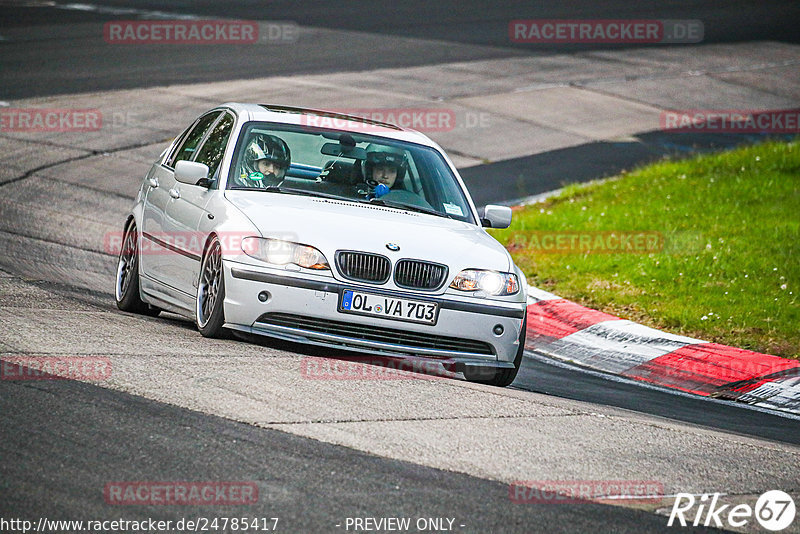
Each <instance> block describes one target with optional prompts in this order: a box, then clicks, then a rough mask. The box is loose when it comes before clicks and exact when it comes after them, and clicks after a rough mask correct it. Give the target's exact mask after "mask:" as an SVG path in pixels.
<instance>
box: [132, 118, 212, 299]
mask: <svg viewBox="0 0 800 534" xmlns="http://www.w3.org/2000/svg"><path fill="white" fill-rule="evenodd" d="M221 114H222V112H221V111H219V110H217V111H212V112H209V113H207V114H205V115H203V116H201V117H200V118H199V119H197V120H196V121H195V123H194V124H193V125H192V126H191V128H189V129H188V130H187V131H186V133H184V135H183V136H182V138H181V139H179V141H178V142H177V143H176V144H175V146H174V147H173V150H172V151H171V153H170V154H168V155H167V156H166V157H165V158H164V160H163V161H162V162H161V163H160V164H159V165H157V166H155V168H154V169H153V171H152V172H151V175H150V176H149V177H148V188H149V191H148V192H147V195H146V198H145V202H144V211H143V217H142V254H141V256H140V261H141V265H143V269H142V271H143V273H145V274H146V276H147V277H149V278H152V279H153V280H154V281H155V282H157V283H158V286H159V287H157V288H154V289H155V290H156V291H157V292H158V293H159V295H158V296H159V297H161V298H164V299H165V300H167V301H169V302H173V303H176V302H175V300H176V299H175V297H174V295H172V292H173V290H174V289H175V282H174V280H175V278H176V275H177V273H176V269H177V268H178V265H177V264H178V262H176V259H175V256H177V255H178V254H176V253H175V252H174V242H175V236H174V235H173V234H172V233H171V232H172V230H171V225H169V224H167V223H166V212H167V208H168V207H169V204H170V202H171V201H172V200H173V198H172V196H171V195H170V191H172V190H173V189H174V187H175V183H176V182H175V171H174V168H175V163H176V162H178V161H181V160H188V159H191V158H192V157H193V156H194V155H195V151H196V150H197V148H198V146H199V144H200V143H201V141H202V140H203V138H204V137H205V134H206V132H208V130H209V129H210V128H211V126H212V125H213V124H214V123H215V122H216V120H217V119H218V118H219V116H220V115H221ZM181 300H182V299H181Z"/></svg>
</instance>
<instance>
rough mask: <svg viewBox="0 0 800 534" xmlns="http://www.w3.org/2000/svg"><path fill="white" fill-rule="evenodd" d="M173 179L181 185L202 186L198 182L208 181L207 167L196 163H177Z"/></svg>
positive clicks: (184, 161)
mask: <svg viewBox="0 0 800 534" xmlns="http://www.w3.org/2000/svg"><path fill="white" fill-rule="evenodd" d="M175 179H176V180H177V181H179V182H180V183H182V184H189V185H202V184H199V183H198V182H200V180H204V181H207V180H208V165H206V164H205V163H198V162H196V161H186V160H182V161H179V162H178V163H176V164H175ZM206 187H207V186H206Z"/></svg>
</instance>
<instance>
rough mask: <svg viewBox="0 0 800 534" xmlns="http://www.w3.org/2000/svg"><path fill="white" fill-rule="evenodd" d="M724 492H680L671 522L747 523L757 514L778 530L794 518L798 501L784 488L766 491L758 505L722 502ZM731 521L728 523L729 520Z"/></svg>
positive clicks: (763, 524)
mask: <svg viewBox="0 0 800 534" xmlns="http://www.w3.org/2000/svg"><path fill="white" fill-rule="evenodd" d="M721 495H722V494H720V493H704V494H703V495H701V496H700V498H699V499H698V498H696V497H695V496H694V495H692V494H690V493H678V494H677V495H676V496H675V502H674V503H673V505H672V512H671V513H670V514H669V520H668V521H667V526H669V527H671V526H673V525H675V526H681V527H686V526H693V527H698V526H704V527H717V528H726V527H736V528H742V527H746V526H747V525H748V524H749V523H750V521H751V520H752V519H753V516H755V519H756V521H757V522H758V524H759V525H761V527H763V528H765V529H767V530H769V531H772V532H778V531H780V530H783V529H785V528H787V527H788V526H789V525H791V524H792V522H793V521H794V516H795V512H796V510H795V504H794V499H792V497H791V495H789V494H788V493H785V492H783V491H780V490H772V491H768V492H766V493H764V494H762V495H761V496H760V497H759V498H758V500H757V501H756V505H755V507H754V508H751V507H750V505H748V504H737V505H732V504H722V505H720V504H719V498H720V496H721ZM726 523H727V524H726Z"/></svg>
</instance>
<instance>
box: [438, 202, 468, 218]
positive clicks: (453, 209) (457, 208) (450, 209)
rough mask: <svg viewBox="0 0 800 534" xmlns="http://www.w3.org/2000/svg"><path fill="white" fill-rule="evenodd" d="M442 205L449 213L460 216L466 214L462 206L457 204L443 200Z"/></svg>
mask: <svg viewBox="0 0 800 534" xmlns="http://www.w3.org/2000/svg"><path fill="white" fill-rule="evenodd" d="M442 206H444V211H445V213H447V214H448V215H458V216H459V217H463V216H464V212H463V211H461V206H456V205H455V204H448V203H447V202H443V203H442Z"/></svg>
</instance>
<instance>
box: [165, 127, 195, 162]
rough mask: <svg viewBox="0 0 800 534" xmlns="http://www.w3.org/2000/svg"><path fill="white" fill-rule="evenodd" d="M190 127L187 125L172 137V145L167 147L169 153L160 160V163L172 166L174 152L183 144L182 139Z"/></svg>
mask: <svg viewBox="0 0 800 534" xmlns="http://www.w3.org/2000/svg"><path fill="white" fill-rule="evenodd" d="M191 129H192V127H191V126H189V127H188V128H186V129H185V130H184V131H182V132H181V133H180V135H179V136H178V137H176V138H175V139H173V141H172V145H171V146H170V147H169V154H167V155H166V156H165V157H164V159H163V160H162V163H163V164H164V165H168V166H172V160H173V159H175V154H177V153H178V149H179V148H180V147H181V145H182V144H183V140H184V139H186V136H187V135H188V134H189V130H191Z"/></svg>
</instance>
